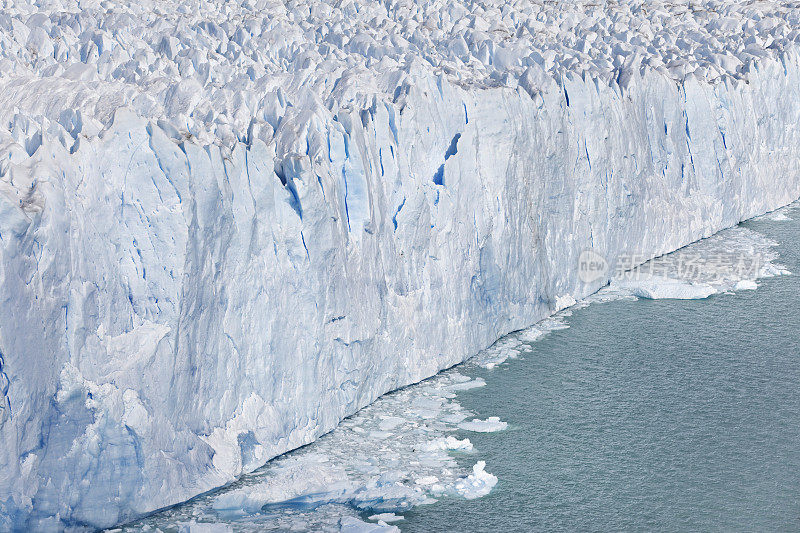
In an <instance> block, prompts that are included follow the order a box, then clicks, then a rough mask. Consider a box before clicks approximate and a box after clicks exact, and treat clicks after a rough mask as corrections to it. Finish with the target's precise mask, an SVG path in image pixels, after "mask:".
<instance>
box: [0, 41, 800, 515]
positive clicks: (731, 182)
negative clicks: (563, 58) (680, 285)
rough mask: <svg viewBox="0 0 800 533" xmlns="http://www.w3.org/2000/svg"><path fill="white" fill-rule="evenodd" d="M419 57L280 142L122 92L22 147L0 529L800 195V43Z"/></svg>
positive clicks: (154, 469) (365, 393)
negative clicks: (615, 55) (384, 93)
mask: <svg viewBox="0 0 800 533" xmlns="http://www.w3.org/2000/svg"><path fill="white" fill-rule="evenodd" d="M405 80H406V81H405V82H403V85H402V87H400V90H399V91H398V92H397V93H396V94H395V98H394V99H393V100H392V99H391V98H390V99H385V98H380V97H375V98H372V99H369V98H366V99H365V100H364V101H363V102H362V104H363V105H356V104H354V103H353V104H352V105H342V106H341V107H339V108H336V109H334V110H330V109H328V108H327V107H326V106H325V105H323V104H322V103H320V102H319V101H317V100H316V99H315V97H314V95H313V94H307V95H305V96H304V97H303V96H302V95H301V98H300V99H299V100H297V101H295V102H293V105H291V106H286V107H281V108H280V109H278V112H279V113H281V115H282V116H281V121H282V127H281V128H280V129H279V130H277V131H276V138H275V139H274V140H273V141H272V142H270V143H269V144H265V143H264V142H262V140H260V139H259V138H258V136H257V135H251V136H250V137H249V138H248V139H245V140H244V141H240V142H237V143H236V144H235V145H234V147H233V148H232V149H224V148H220V147H219V146H217V145H214V144H203V143H200V142H197V141H196V140H193V139H191V138H185V136H184V137H182V136H180V135H176V132H175V131H173V130H172V129H170V128H169V127H166V126H164V125H161V126H160V125H159V124H158V123H156V122H153V121H148V120H147V119H146V118H142V117H141V116H140V115H139V114H138V113H135V112H132V111H130V110H127V109H120V110H118V111H117V112H116V114H115V115H114V118H113V123H112V124H111V125H110V126H109V127H107V128H106V129H104V130H103V131H102V132H101V133H100V134H99V135H98V136H95V137H85V138H81V139H80V140H79V142H78V143H76V144H75V145H74V146H73V147H72V149H71V150H68V149H66V148H64V147H63V145H62V144H61V143H55V142H53V143H46V142H45V144H44V145H42V146H41V147H39V149H36V150H35V152H34V153H33V156H32V157H30V158H27V159H25V158H22V159H20V160H19V161H12V162H11V164H9V166H8V167H7V168H8V171H7V176H8V177H7V178H5V179H3V180H0V301H2V305H0V353H1V354H2V357H1V358H0V408H1V410H0V439H2V445H0V529H6V528H37V529H47V528H58V527H62V526H63V525H67V526H78V527H79V526H108V525H112V524H115V523H119V522H122V521H125V520H128V519H130V518H132V517H135V516H137V515H140V514H142V513H146V512H149V511H152V510H154V509H157V508H160V507H163V506H166V505H170V504H174V503H177V502H180V501H183V500H186V499H188V498H190V497H192V496H194V495H196V494H198V493H200V492H203V491H206V490H208V489H211V488H213V487H216V486H219V485H222V484H225V483H227V482H230V481H232V480H233V479H235V478H236V477H237V476H238V475H240V474H241V473H243V472H246V471H249V470H252V469H254V468H256V467H258V466H260V465H261V464H263V463H264V462H265V461H266V460H268V459H269V458H271V457H274V456H276V455H277V454H280V453H282V452H284V451H287V450H289V449H292V448H295V447H298V446H300V445H302V444H305V443H308V442H310V441H311V440H313V439H314V438H315V437H317V436H319V435H320V434H322V433H324V432H326V431H328V430H330V429H331V428H333V427H334V426H335V425H336V424H337V423H338V422H339V421H340V420H341V419H342V418H343V417H345V416H347V415H349V414H351V413H353V412H355V411H356V410H358V409H359V408H361V407H363V406H365V405H367V404H368V403H370V402H371V401H372V400H374V399H375V398H376V397H378V396H379V395H381V394H383V393H385V392H387V391H390V390H393V389H396V388H398V387H401V386H403V385H406V384H409V383H412V382H415V381H418V380H420V379H423V378H425V377H428V376H430V375H432V374H434V373H435V372H437V371H438V370H440V369H443V368H445V367H448V366H451V365H453V364H456V363H458V362H460V361H463V360H464V359H465V358H466V357H468V356H470V355H472V354H474V353H476V352H477V351H479V350H480V349H482V348H484V347H486V346H488V345H489V344H491V343H492V342H493V341H494V340H495V339H497V338H498V337H500V336H501V335H503V334H505V333H507V332H510V331H512V330H515V329H519V328H522V327H524V326H526V325H529V324H531V323H533V322H535V321H537V320H539V319H541V318H543V317H545V316H547V315H549V314H551V313H553V312H554V311H556V310H557V309H559V308H560V307H563V306H564V305H566V304H567V303H569V302H571V301H573V299H578V298H581V297H583V296H585V295H587V294H590V293H592V292H594V291H596V290H597V289H598V288H600V287H601V285H602V284H604V283H605V282H606V281H607V279H599V280H597V281H595V282H593V283H591V284H585V283H583V282H581V281H580V279H579V277H578V256H579V254H580V253H581V252H582V251H583V250H585V249H593V250H595V251H597V252H598V253H601V254H602V255H604V256H605V257H607V258H609V261H610V262H611V264H612V265H613V264H614V263H615V261H617V260H618V259H619V258H620V257H622V256H624V255H630V254H636V255H637V256H640V257H642V258H644V259H646V258H650V257H654V256H657V255H660V254H663V253H665V252H668V251H672V250H675V249H677V248H679V247H681V246H683V245H686V244H688V243H690V242H692V241H695V240H697V239H699V238H702V237H706V236H709V235H711V234H712V233H714V232H715V231H717V230H719V229H722V228H725V227H728V226H731V225H733V224H736V223H737V222H739V221H741V220H743V219H746V218H749V217H752V216H755V215H758V214H761V213H764V212H766V211H768V210H771V209H774V208H777V207H779V206H781V205H784V204H786V203H788V202H790V201H792V200H794V199H796V198H797V197H798V196H800V168H798V167H800V129H798V128H797V124H800V59H799V56H798V54H797V52H796V50H795V49H794V48H792V49H791V50H790V51H788V52H786V53H785V54H783V55H782V57H781V60H780V61H766V62H764V63H763V64H761V66H760V67H758V68H757V69H754V70H753V71H752V72H750V73H749V74H748V80H747V83H745V82H742V81H735V80H732V79H723V80H722V81H719V82H717V83H715V84H709V83H704V82H701V81H698V80H697V79H696V78H691V77H690V78H687V80H686V81H685V82H684V83H682V84H681V83H676V82H675V81H673V80H672V79H670V78H668V77H667V76H664V75H663V74H661V73H659V72H655V71H645V73H644V74H643V75H639V74H638V73H636V72H634V73H633V74H632V78H631V79H630V80H628V81H627V83H624V84H610V85H608V84H603V83H598V82H597V81H596V80H592V79H588V78H587V79H586V80H584V79H583V78H581V77H579V76H567V77H565V78H564V79H563V80H562V81H561V82H560V83H556V82H555V81H552V80H551V79H550V78H547V77H542V79H541V80H539V82H538V83H539V86H540V87H541V90H534V89H531V88H529V89H528V90H526V89H525V88H524V87H522V86H519V87H517V88H510V87H495V88H492V87H484V88H480V89H477V88H475V87H462V86H461V85H458V84H455V83H452V82H450V81H448V80H447V78H446V77H444V76H437V75H435V74H432V73H431V72H430V69H424V68H420V67H418V65H416V64H413V63H412V64H411V66H410V67H409V75H408V76H407V77H406V79H405ZM623 87H624V88H623ZM342 101H347V100H346V99H344V98H343V99H342ZM162 126H164V127H162ZM39 142H41V139H40V140H39ZM70 151H72V153H69V152H70ZM612 270H613V269H612Z"/></svg>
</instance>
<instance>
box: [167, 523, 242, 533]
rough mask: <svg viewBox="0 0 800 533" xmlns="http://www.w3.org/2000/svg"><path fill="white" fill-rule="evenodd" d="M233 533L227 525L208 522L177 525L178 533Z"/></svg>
mask: <svg viewBox="0 0 800 533" xmlns="http://www.w3.org/2000/svg"><path fill="white" fill-rule="evenodd" d="M230 531H233V529H232V528H231V526H229V525H228V524H220V523H208V522H181V523H179V524H178V532H179V533H228V532H230Z"/></svg>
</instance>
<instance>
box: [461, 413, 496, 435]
mask: <svg viewBox="0 0 800 533" xmlns="http://www.w3.org/2000/svg"><path fill="white" fill-rule="evenodd" d="M458 427H459V428H461V429H464V430H466V431H476V432H479V433H493V432H495V431H503V430H504V429H506V428H507V427H508V423H507V422H502V421H501V420H500V418H499V417H496V416H490V417H489V418H487V419H486V420H480V419H478V418H475V419H473V420H472V421H470V422H461V423H460V424H459V425H458Z"/></svg>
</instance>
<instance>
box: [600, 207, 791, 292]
mask: <svg viewBox="0 0 800 533" xmlns="http://www.w3.org/2000/svg"><path fill="white" fill-rule="evenodd" d="M776 216H778V215H774V217H776ZM783 216H784V217H785V215H783ZM771 220H778V221H780V220H781V219H780V217H779V216H778V218H771ZM774 246H776V243H775V242H774V241H772V240H770V239H768V238H767V237H765V236H763V235H761V234H760V233H758V232H755V231H752V230H749V229H746V228H742V227H737V228H731V229H728V230H725V231H722V232H720V233H718V234H717V235H714V236H712V237H709V238H708V239H703V240H701V241H699V242H696V243H694V244H692V245H691V246H687V247H686V248H683V249H681V250H678V251H676V252H673V253H671V254H668V255H665V256H663V257H658V258H655V259H652V260H650V261H648V262H646V263H644V264H642V265H640V266H637V267H635V268H633V269H631V270H629V271H626V272H622V273H621V274H620V275H619V276H617V277H615V278H614V279H613V280H612V282H611V284H610V285H609V287H608V288H606V289H603V290H602V291H601V294H603V295H608V294H618V295H625V294H630V295H632V296H637V297H640V298H652V299H660V298H677V299H698V298H707V297H709V296H711V295H712V294H719V293H720V292H731V291H739V290H753V289H755V288H756V287H757V286H758V285H757V283H756V280H757V279H759V278H766V277H773V276H779V275H785V274H789V271H788V270H786V269H785V268H784V267H783V266H781V265H780V264H777V263H775V262H774V261H775V260H776V259H778V253H777V252H776V251H775V250H774V249H773V248H774Z"/></svg>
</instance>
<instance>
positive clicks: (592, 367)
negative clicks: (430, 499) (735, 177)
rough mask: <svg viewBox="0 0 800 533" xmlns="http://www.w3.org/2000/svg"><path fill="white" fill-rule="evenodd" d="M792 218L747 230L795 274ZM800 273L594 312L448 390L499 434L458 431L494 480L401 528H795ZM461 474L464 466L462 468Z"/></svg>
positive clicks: (799, 515)
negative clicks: (500, 427)
mask: <svg viewBox="0 0 800 533" xmlns="http://www.w3.org/2000/svg"><path fill="white" fill-rule="evenodd" d="M787 214H788V216H789V217H791V218H793V219H794V220H791V221H782V222H775V221H770V220H758V221H750V222H747V223H745V224H744V226H745V227H746V228H749V229H752V230H756V231H758V232H760V233H763V234H765V235H767V236H768V237H770V238H772V239H774V240H775V241H777V242H778V243H779V244H780V245H779V247H778V248H777V251H778V252H779V253H780V259H779V262H780V263H782V264H783V265H785V266H786V267H788V269H789V270H790V271H792V272H794V273H800V209H794V210H792V211H790V212H788V213H787ZM799 304H800V276H797V275H796V274H795V275H792V276H779V277H777V278H770V279H763V280H760V281H759V288H758V289H757V290H755V291H741V292H737V293H735V294H720V295H715V296H712V297H710V298H708V299H705V300H689V301H686V300H636V301H614V302H610V303H604V304H599V305H590V306H588V307H586V308H584V309H580V310H577V311H575V312H574V313H573V315H572V316H571V317H569V318H567V319H566V323H567V324H568V325H569V329H564V330H559V331H554V332H551V333H550V334H549V335H547V336H546V337H545V338H543V339H542V340H540V341H538V342H535V343H533V344H532V345H530V346H529V347H528V351H527V352H526V353H524V354H523V355H522V356H521V357H520V358H519V359H517V360H514V361H510V362H509V363H508V364H506V365H504V366H502V367H499V368H495V369H493V370H484V369H480V368H477V369H472V370H471V371H470V372H468V374H469V375H471V376H473V377H475V376H479V377H482V378H483V379H485V380H486V384H487V385H486V386H485V387H482V388H477V389H472V390H468V391H464V392H461V393H459V395H458V402H459V403H460V404H461V405H462V406H464V407H465V408H468V409H470V410H472V411H474V412H475V413H476V415H477V416H478V417H481V418H484V417H486V416H499V417H500V419H501V420H504V421H506V422H508V423H509V429H508V430H506V431H504V432H499V433H489V434H480V433H467V432H461V434H459V435H458V436H459V437H465V436H468V437H469V438H470V440H471V441H472V443H473V444H474V445H475V447H476V449H477V450H479V452H480V457H481V459H483V460H485V461H486V463H487V466H486V470H487V471H489V472H491V473H492V474H494V475H496V476H497V477H498V479H499V482H498V484H497V485H496V486H495V488H494V490H493V491H492V492H491V493H490V494H489V495H488V496H486V497H484V498H480V499H477V500H469V501H468V500H463V499H457V498H442V499H440V500H439V501H438V502H437V503H435V504H432V505H423V506H419V507H416V508H414V509H413V510H411V511H409V512H407V513H404V516H405V520H404V521H402V522H400V523H398V524H397V525H399V526H400V528H401V529H402V530H403V531H408V532H418V531H419V532H422V531H424V532H430V531H459V532H471V531H558V530H569V531H652V530H659V531H797V530H800V310H798V305H799ZM459 461H462V462H463V464H464V465H465V466H470V465H471V464H472V463H474V458H472V457H462V458H460V459H459Z"/></svg>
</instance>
